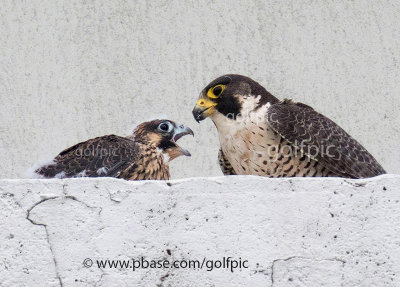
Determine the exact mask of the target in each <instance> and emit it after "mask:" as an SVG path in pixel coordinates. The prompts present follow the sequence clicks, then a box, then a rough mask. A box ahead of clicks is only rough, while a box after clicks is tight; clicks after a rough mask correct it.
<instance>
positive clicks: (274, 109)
mask: <svg viewBox="0 0 400 287" xmlns="http://www.w3.org/2000/svg"><path fill="white" fill-rule="evenodd" d="M267 120H268V122H269V124H270V125H271V127H272V128H273V129H274V130H275V131H276V132H277V133H278V134H280V135H281V136H282V137H283V138H285V139H286V140H288V141H289V142H290V143H291V144H292V145H294V146H295V147H296V148H298V149H300V150H302V151H303V152H305V153H306V154H308V155H309V156H311V157H312V158H314V159H315V160H318V161H319V162H321V163H322V164H323V165H324V166H325V167H326V168H328V169H329V170H331V171H333V172H335V173H337V174H338V176H343V177H350V178H365V177H372V176H377V175H380V174H384V173H386V172H385V170H384V169H383V168H382V166H381V165H380V164H379V163H378V162H377V161H376V160H375V158H374V157H373V156H372V155H371V154H370V153H369V152H368V151H367V150H366V149H365V148H364V147H363V146H362V145H361V144H360V143H358V142H357V141H356V140H355V139H353V138H352V137H351V136H350V135H349V134H348V133H346V132H345V131H344V130H343V129H342V128H341V127H339V126H338V125H337V124H335V123H334V122H333V121H332V120H330V119H328V118H327V117H325V116H323V115H321V114H319V113H318V112H316V111H315V110H314V109H312V108H311V107H309V106H307V105H305V104H301V103H294V102H292V101H290V100H285V101H283V102H280V103H277V104H274V105H272V106H270V107H269V109H268V112H267Z"/></svg>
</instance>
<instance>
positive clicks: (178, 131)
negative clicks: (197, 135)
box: [172, 125, 194, 158]
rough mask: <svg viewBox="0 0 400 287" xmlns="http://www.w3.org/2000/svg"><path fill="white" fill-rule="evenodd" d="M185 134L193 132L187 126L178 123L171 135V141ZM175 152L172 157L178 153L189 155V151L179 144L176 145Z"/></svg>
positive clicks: (192, 133)
mask: <svg viewBox="0 0 400 287" xmlns="http://www.w3.org/2000/svg"><path fill="white" fill-rule="evenodd" d="M185 135H192V136H194V132H193V131H192V130H191V129H190V128H189V127H185V126H184V125H180V126H178V127H176V128H175V129H174V135H173V136H172V141H173V142H176V141H177V140H179V139H180V138H181V137H183V136H185ZM175 153H177V154H175V155H174V158H175V157H176V156H179V155H185V156H191V154H190V152H189V151H188V150H187V149H184V148H181V147H180V146H177V150H176V151H175Z"/></svg>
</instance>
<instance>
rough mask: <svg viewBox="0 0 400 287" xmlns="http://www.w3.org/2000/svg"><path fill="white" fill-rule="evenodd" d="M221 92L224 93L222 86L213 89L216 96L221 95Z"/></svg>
mask: <svg viewBox="0 0 400 287" xmlns="http://www.w3.org/2000/svg"><path fill="white" fill-rule="evenodd" d="M221 93H222V87H221V86H216V87H215V88H214V89H213V94H214V95H215V96H219V95H220V94H221Z"/></svg>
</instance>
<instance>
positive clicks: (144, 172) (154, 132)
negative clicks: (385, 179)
mask: <svg viewBox="0 0 400 287" xmlns="http://www.w3.org/2000/svg"><path fill="white" fill-rule="evenodd" d="M162 125H163V126H162ZM160 127H163V128H167V129H168V130H167V131H164V130H161V129H160ZM186 134H193V132H192V131H191V130H190V129H189V128H186V127H184V126H182V125H181V126H179V127H178V126H177V125H176V124H175V123H174V122H172V121H168V120H154V121H151V122H145V123H142V124H140V125H139V126H138V127H137V128H136V130H135V131H134V134H133V135H131V136H128V137H120V136H116V135H107V136H101V137H97V138H94V139H90V140H87V141H84V142H81V143H78V144H76V145H74V146H72V147H69V148H67V149H65V150H64V151H62V152H61V153H60V154H58V155H57V156H56V157H55V158H54V160H53V162H52V163H50V164H47V165H45V166H42V167H40V168H39V169H37V170H36V171H35V172H36V174H38V175H39V176H40V177H44V178H54V177H56V178H65V177H103V176H105V177H116V178H124V179H127V180H151V179H154V180H156V179H158V180H166V179H169V178H170V173H169V166H168V162H169V161H170V160H173V159H174V158H176V157H178V156H180V155H190V154H189V152H188V151H186V150H184V149H182V148H181V147H179V146H178V145H176V143H175V142H176V140H178V139H179V138H180V137H182V136H183V135H186Z"/></svg>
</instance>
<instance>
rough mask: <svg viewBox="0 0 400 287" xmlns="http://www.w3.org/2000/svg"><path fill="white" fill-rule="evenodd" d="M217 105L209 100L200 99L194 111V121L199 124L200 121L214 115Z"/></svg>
mask: <svg viewBox="0 0 400 287" xmlns="http://www.w3.org/2000/svg"><path fill="white" fill-rule="evenodd" d="M216 105H217V104H216V103H214V102H213V101H211V100H209V99H205V98H201V99H199V100H198V101H197V103H196V106H195V107H194V109H193V111H192V113H193V117H194V119H195V120H196V121H197V122H198V123H199V122H200V121H202V120H204V119H205V118H207V117H209V116H210V115H211V114H212V113H213V111H214V107H215V106H216Z"/></svg>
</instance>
